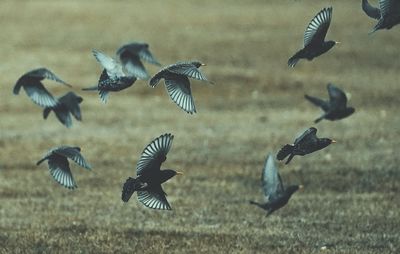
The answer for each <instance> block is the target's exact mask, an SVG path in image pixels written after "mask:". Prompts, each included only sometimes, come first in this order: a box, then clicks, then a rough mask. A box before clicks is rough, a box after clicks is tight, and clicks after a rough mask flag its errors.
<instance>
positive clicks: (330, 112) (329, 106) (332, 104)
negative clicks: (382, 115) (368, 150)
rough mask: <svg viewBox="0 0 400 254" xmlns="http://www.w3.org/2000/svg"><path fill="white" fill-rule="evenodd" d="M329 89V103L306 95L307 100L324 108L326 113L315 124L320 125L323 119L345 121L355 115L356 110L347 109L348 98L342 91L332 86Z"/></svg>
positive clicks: (329, 85)
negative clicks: (344, 119)
mask: <svg viewBox="0 0 400 254" xmlns="http://www.w3.org/2000/svg"><path fill="white" fill-rule="evenodd" d="M327 89H328V93H329V101H324V100H322V99H319V98H316V97H312V96H309V95H307V94H306V95H304V97H305V98H306V99H307V100H309V101H310V102H312V103H313V104H314V105H316V106H318V107H320V108H322V110H323V111H324V112H325V113H324V114H323V115H322V116H320V117H319V118H317V119H315V121H314V122H315V123H318V122H319V121H321V120H322V119H327V120H331V121H334V120H339V119H343V118H345V117H348V116H349V115H351V114H353V113H354V111H355V109H354V108H352V107H347V97H346V94H345V93H344V92H343V91H342V90H340V89H339V88H338V87H336V86H334V85H332V84H328V86H327Z"/></svg>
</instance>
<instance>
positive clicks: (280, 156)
mask: <svg viewBox="0 0 400 254" xmlns="http://www.w3.org/2000/svg"><path fill="white" fill-rule="evenodd" d="M292 152H293V145H289V144H287V145H285V146H284V147H282V148H281V150H279V152H278V154H277V155H276V158H277V159H278V160H280V161H281V160H283V159H285V158H286V157H287V156H288V155H289V154H291V153H292Z"/></svg>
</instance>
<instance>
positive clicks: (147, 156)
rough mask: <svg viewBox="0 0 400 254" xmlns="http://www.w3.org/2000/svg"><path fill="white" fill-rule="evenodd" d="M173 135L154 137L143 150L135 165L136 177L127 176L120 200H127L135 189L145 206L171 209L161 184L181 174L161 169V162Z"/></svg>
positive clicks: (170, 144) (164, 158) (165, 155)
mask: <svg viewBox="0 0 400 254" xmlns="http://www.w3.org/2000/svg"><path fill="white" fill-rule="evenodd" d="M173 139H174V136H173V135H171V134H169V133H167V134H164V135H161V136H159V137H158V138H156V139H154V140H153V141H152V142H151V143H150V144H149V145H147V146H146V148H145V149H144V150H143V152H142V155H141V157H140V159H139V161H138V163H137V166H136V176H137V178H132V177H129V178H128V179H127V180H126V182H125V184H124V186H123V188H122V197H121V198H122V201H124V202H128V201H129V199H130V198H131V196H132V194H133V193H134V192H135V191H137V195H138V200H139V201H140V202H141V203H142V204H143V205H145V206H146V207H149V208H153V209H159V210H171V209H172V208H171V206H170V204H169V203H168V201H167V198H166V193H165V192H164V190H163V189H162V187H161V184H162V183H164V182H166V181H168V179H170V178H172V177H174V176H175V175H179V174H182V173H181V172H177V171H175V170H172V169H164V170H161V169H160V167H161V164H162V163H163V162H164V161H165V160H166V159H167V154H168V152H169V150H170V148H171V146H172V140H173Z"/></svg>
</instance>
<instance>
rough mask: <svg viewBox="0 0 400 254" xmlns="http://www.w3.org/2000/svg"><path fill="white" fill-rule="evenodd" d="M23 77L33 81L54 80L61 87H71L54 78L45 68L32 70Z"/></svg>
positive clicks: (56, 77)
mask: <svg viewBox="0 0 400 254" xmlns="http://www.w3.org/2000/svg"><path fill="white" fill-rule="evenodd" d="M24 76H26V77H29V78H33V79H37V80H43V79H50V80H54V81H56V82H58V83H61V84H63V85H66V86H69V87H71V85H69V84H68V83H66V82H64V81H63V80H61V79H60V78H59V77H58V76H56V75H55V74H54V73H53V72H51V71H50V70H48V69H46V68H39V69H35V70H32V71H30V72H28V73H26V74H25V75H24Z"/></svg>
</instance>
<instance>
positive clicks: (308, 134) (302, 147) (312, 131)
mask: <svg viewBox="0 0 400 254" xmlns="http://www.w3.org/2000/svg"><path fill="white" fill-rule="evenodd" d="M316 134H317V129H316V128H314V127H311V128H309V129H308V130H306V131H305V132H304V133H303V134H302V135H301V136H300V137H298V138H296V140H295V141H294V144H292V145H289V144H286V145H285V146H284V147H282V148H281V150H279V152H278V154H277V156H276V158H277V159H278V160H280V161H281V160H283V159H285V158H286V157H287V156H288V155H289V158H288V159H287V161H286V163H285V164H288V163H289V162H290V161H291V160H292V159H293V156H295V155H301V156H304V155H306V154H309V153H312V152H315V151H318V150H321V149H323V148H325V147H327V146H329V145H330V144H332V143H336V141H335V140H332V139H329V138H317V135H316Z"/></svg>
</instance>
